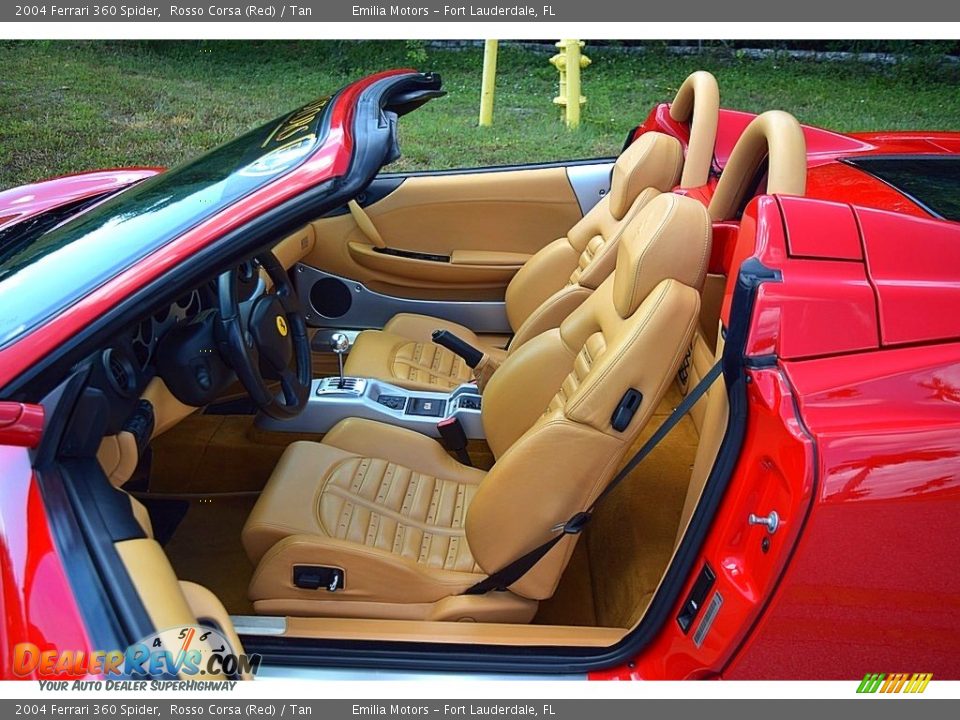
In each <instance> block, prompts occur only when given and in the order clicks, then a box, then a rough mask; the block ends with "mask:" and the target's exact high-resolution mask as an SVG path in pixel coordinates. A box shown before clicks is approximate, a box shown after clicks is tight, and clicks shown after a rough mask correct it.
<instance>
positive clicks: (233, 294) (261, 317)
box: [217, 252, 313, 420]
mask: <svg viewBox="0 0 960 720" xmlns="http://www.w3.org/2000/svg"><path fill="white" fill-rule="evenodd" d="M257 262H259V263H260V266H261V267H262V268H263V269H264V270H266V271H267V275H269V276H270V279H271V280H272V281H273V287H274V291H273V292H272V293H265V294H263V295H261V296H260V297H259V298H257V300H255V301H254V303H253V306H252V307H251V308H250V313H249V315H248V316H247V317H246V318H244V317H243V313H241V311H240V302H239V299H238V294H237V271H236V270H229V271H227V272H225V273H223V274H222V275H220V278H219V280H218V281H217V302H218V304H219V306H220V318H219V321H218V322H219V327H218V331H219V332H218V336H219V342H220V347H221V351H222V353H223V355H224V358H225V359H226V361H227V362H228V363H229V364H230V365H231V366H232V367H233V369H234V371H235V372H236V373H237V377H238V378H239V379H240V382H241V383H243V386H244V387H245V388H246V389H247V392H249V393H250V397H252V398H253V401H254V402H255V403H256V404H257V407H259V408H260V410H262V411H263V412H264V413H266V414H267V415H269V416H270V417H272V418H277V419H278V420H282V419H284V418H290V417H293V416H295V415H297V414H299V413H300V412H301V411H302V410H303V409H304V408H305V407H306V405H307V400H308V399H309V397H310V383H311V381H312V380H313V368H312V367H311V363H310V361H311V355H310V340H309V338H308V337H307V322H306V320H305V319H304V316H303V309H302V308H301V307H300V300H299V299H298V298H297V293H296V291H295V290H294V289H293V283H291V282H290V278H289V277H288V276H287V273H286V271H285V270H284V269H283V266H282V265H281V264H280V262H279V261H278V260H277V258H276V257H275V256H274V254H273V253H272V252H265V253H263V254H262V255H257ZM291 361H293V364H294V365H295V367H296V370H294V369H293V368H292V367H291ZM276 380H279V381H280V388H281V391H282V392H281V393H276V392H274V390H272V389H271V388H270V384H269V381H276Z"/></svg>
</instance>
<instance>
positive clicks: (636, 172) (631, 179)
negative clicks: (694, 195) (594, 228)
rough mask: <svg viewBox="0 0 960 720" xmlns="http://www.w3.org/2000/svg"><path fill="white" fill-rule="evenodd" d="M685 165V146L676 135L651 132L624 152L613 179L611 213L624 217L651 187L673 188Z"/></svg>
mask: <svg viewBox="0 0 960 720" xmlns="http://www.w3.org/2000/svg"><path fill="white" fill-rule="evenodd" d="M682 169H683V146H682V145H680V141H679V140H677V139H676V138H675V137H671V136H669V135H664V134H663V133H658V132H647V133H644V134H643V135H641V136H640V137H639V138H637V139H636V140H634V141H633V142H632V143H631V144H630V145H628V146H627V148H626V149H625V150H624V151H623V152H622V153H620V157H618V158H617V161H616V162H615V163H614V165H613V176H612V177H611V179H610V214H611V215H613V217H614V218H616V219H617V220H622V219H623V216H624V215H626V214H627V210H629V209H630V206H631V205H633V201H634V200H636V199H637V196H638V195H640V193H642V192H643V191H644V190H646V189H647V188H656V189H657V190H659V191H660V192H667V191H668V190H671V189H672V188H673V187H674V186H675V185H676V184H677V181H678V180H679V179H680V171H681V170H682Z"/></svg>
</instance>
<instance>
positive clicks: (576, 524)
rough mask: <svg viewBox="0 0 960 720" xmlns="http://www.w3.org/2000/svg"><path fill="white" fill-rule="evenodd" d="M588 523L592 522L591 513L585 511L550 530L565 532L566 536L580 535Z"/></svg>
mask: <svg viewBox="0 0 960 720" xmlns="http://www.w3.org/2000/svg"><path fill="white" fill-rule="evenodd" d="M588 522H590V512H589V511H587V510H584V511H582V512H578V513H577V514H576V515H574V516H573V517H572V518H570V519H569V520H567V521H566V522H562V523H557V524H556V525H554V526H553V527H552V528H550V531H551V532H560V531H561V530H563V534H564V535H579V534H580V533H581V532H582V531H583V529H584V528H585V527H586V526H587V523H588Z"/></svg>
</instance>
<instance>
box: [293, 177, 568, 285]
mask: <svg viewBox="0 0 960 720" xmlns="http://www.w3.org/2000/svg"><path fill="white" fill-rule="evenodd" d="M389 182H392V183H396V178H383V179H382V181H375V185H374V191H373V192H371V193H369V196H370V200H373V202H370V203H369V204H367V205H365V206H364V207H363V211H364V212H365V213H366V214H367V216H368V217H369V219H370V221H371V222H372V223H373V225H374V226H375V228H376V231H377V233H379V235H380V237H381V238H382V240H383V242H384V244H385V245H386V252H385V251H384V248H383V247H379V248H378V247H377V245H376V243H375V241H374V240H372V239H371V238H370V237H369V236H368V234H366V233H364V232H363V231H362V230H361V229H360V227H359V226H358V225H357V222H356V221H355V220H354V218H353V216H352V215H351V214H349V213H341V214H336V215H332V216H326V217H323V218H320V219H319V220H316V221H315V222H314V223H313V227H314V230H315V231H316V236H317V242H316V245H315V247H314V248H313V250H312V251H311V252H310V253H309V254H308V255H307V256H306V258H304V263H305V264H307V265H310V266H312V267H315V268H318V269H320V270H324V271H326V272H328V273H331V274H334V275H338V276H341V277H345V278H350V279H352V280H357V281H359V282H361V283H363V284H364V285H365V286H366V287H367V288H369V289H370V290H374V291H376V292H379V293H384V294H388V295H393V296H396V297H403V298H414V297H419V298H423V297H424V296H425V293H424V291H425V290H427V291H432V292H430V293H429V295H430V296H431V297H432V299H448V300H470V299H476V297H477V292H476V291H478V290H479V291H488V292H484V293H482V294H483V295H484V296H485V298H486V299H489V298H490V297H491V295H492V296H493V297H497V296H499V297H502V292H503V290H504V289H505V288H506V285H507V283H509V281H510V278H512V277H513V275H514V273H515V272H516V271H517V270H518V269H519V268H520V266H521V265H522V264H523V262H525V261H526V259H527V258H528V257H529V256H530V255H532V254H534V253H535V252H537V251H538V250H539V249H540V248H542V247H543V246H544V245H546V244H547V243H549V242H551V241H553V240H555V239H556V238H558V237H562V236H563V235H565V234H566V233H567V231H568V230H569V229H570V228H571V227H572V226H573V225H574V224H575V223H576V222H577V221H578V220H579V219H580V218H581V217H582V213H581V203H580V202H579V201H578V198H577V195H576V193H575V192H574V190H573V188H572V187H571V184H570V180H569V179H568V177H567V168H566V167H564V166H560V165H558V166H551V167H532V168H517V169H509V170H503V171H474V172H469V171H468V172H463V173H448V172H444V173H437V174H433V175H412V176H408V177H406V178H404V179H403V181H402V182H401V183H400V184H399V185H398V186H396V187H395V188H393V189H392V191H389V192H387V194H386V195H385V196H382V195H383V193H380V192H377V191H376V187H378V186H379V185H380V184H381V183H389ZM388 189H389V186H388ZM381 196H382V197H381ZM361 200H362V199H361ZM418 254H419V255H433V256H438V257H437V258H436V259H429V258H424V257H417V256H416V255H418ZM411 255H413V256H411Z"/></svg>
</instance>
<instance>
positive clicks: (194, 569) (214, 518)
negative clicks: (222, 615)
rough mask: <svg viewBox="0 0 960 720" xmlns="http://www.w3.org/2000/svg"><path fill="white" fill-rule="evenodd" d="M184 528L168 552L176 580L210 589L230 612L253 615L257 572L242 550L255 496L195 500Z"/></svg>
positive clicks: (176, 533) (174, 538) (184, 520)
mask: <svg viewBox="0 0 960 720" xmlns="http://www.w3.org/2000/svg"><path fill="white" fill-rule="evenodd" d="M189 500H190V509H189V510H188V511H187V514H186V516H185V517H184V519H183V522H181V523H180V525H179V527H178V528H177V529H176V531H175V532H174V533H173V537H171V538H170V541H169V542H168V543H167V544H166V545H165V546H164V548H163V549H164V551H165V552H166V554H167V557H168V558H169V559H170V564H171V565H173V569H174V571H176V573H177V577H178V578H180V579H181V580H192V581H193V582H196V583H199V584H201V585H203V586H205V587H207V588H209V589H210V590H211V591H212V592H213V593H214V594H215V595H216V596H217V597H219V598H220V601H221V602H222V603H223V605H224V607H226V608H227V611H228V612H229V613H231V614H234V615H252V614H253V605H252V604H251V603H250V601H249V600H248V599H247V586H248V585H249V584H250V578H251V576H252V575H253V566H252V565H251V564H250V561H249V560H248V559H247V556H246V554H245V553H244V552H243V548H242V546H241V545H240V530H241V529H242V528H243V523H244V522H246V519H247V516H248V515H249V514H250V511H251V510H252V509H253V504H254V503H255V502H256V500H257V496H256V495H255V494H252V495H250V494H248V495H211V496H206V497H199V498H190V499H189Z"/></svg>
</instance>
